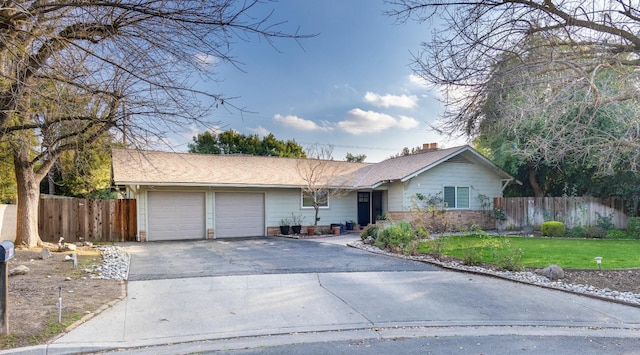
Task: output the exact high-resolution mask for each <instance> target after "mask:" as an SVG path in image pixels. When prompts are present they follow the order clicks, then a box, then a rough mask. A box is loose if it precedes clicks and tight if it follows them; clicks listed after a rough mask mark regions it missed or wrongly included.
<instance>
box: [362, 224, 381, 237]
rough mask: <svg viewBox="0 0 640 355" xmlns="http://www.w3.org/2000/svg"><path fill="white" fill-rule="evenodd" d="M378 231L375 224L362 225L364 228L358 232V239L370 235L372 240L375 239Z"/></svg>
mask: <svg viewBox="0 0 640 355" xmlns="http://www.w3.org/2000/svg"><path fill="white" fill-rule="evenodd" d="M379 232H380V229H379V228H378V226H376V225H375V224H370V225H368V226H366V227H364V229H363V230H362V232H361V233H360V239H362V240H365V239H367V238H368V237H371V238H373V240H376V239H378V233H379Z"/></svg>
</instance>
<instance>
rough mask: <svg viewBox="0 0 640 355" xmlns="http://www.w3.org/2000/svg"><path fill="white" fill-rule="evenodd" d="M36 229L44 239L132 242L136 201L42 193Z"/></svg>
mask: <svg viewBox="0 0 640 355" xmlns="http://www.w3.org/2000/svg"><path fill="white" fill-rule="evenodd" d="M38 218H39V224H38V231H39V233H40V238H41V239H42V240H43V241H45V242H52V243H57V242H58V241H59V240H60V238H64V241H65V242H68V243H72V242H78V241H81V240H83V241H91V242H124V241H135V240H136V233H137V229H138V226H137V219H136V200H133V199H126V200H123V199H119V200H88V199H82V198H69V197H55V196H47V195H43V197H42V198H41V199H40V205H39V211H38Z"/></svg>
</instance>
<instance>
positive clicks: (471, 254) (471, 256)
mask: <svg viewBox="0 0 640 355" xmlns="http://www.w3.org/2000/svg"><path fill="white" fill-rule="evenodd" d="M462 262H463V263H464V264H465V265H480V263H482V250H481V249H479V248H474V247H467V248H465V249H464V250H463V256H462Z"/></svg>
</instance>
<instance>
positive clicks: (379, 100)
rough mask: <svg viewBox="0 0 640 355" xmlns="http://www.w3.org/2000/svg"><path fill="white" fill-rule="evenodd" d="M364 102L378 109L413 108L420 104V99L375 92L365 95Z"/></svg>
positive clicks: (412, 96) (413, 96)
mask: <svg viewBox="0 0 640 355" xmlns="http://www.w3.org/2000/svg"><path fill="white" fill-rule="evenodd" d="M364 101H366V102H368V103H371V104H373V105H374V106H378V107H402V108H412V107H415V106H416V105H417V104H418V97H417V96H416V95H411V96H408V95H391V94H386V95H379V94H376V93H373V92H367V93H366V94H365V95H364Z"/></svg>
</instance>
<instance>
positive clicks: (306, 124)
mask: <svg viewBox="0 0 640 355" xmlns="http://www.w3.org/2000/svg"><path fill="white" fill-rule="evenodd" d="M273 120H274V121H276V122H278V123H280V124H283V125H285V126H288V127H291V128H295V129H299V130H302V131H331V130H332V129H333V128H332V127H330V126H329V125H328V122H324V121H323V122H322V125H318V124H317V123H315V122H313V121H310V120H306V119H304V118H300V117H298V116H295V115H287V116H282V115H280V114H276V115H274V116H273Z"/></svg>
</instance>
